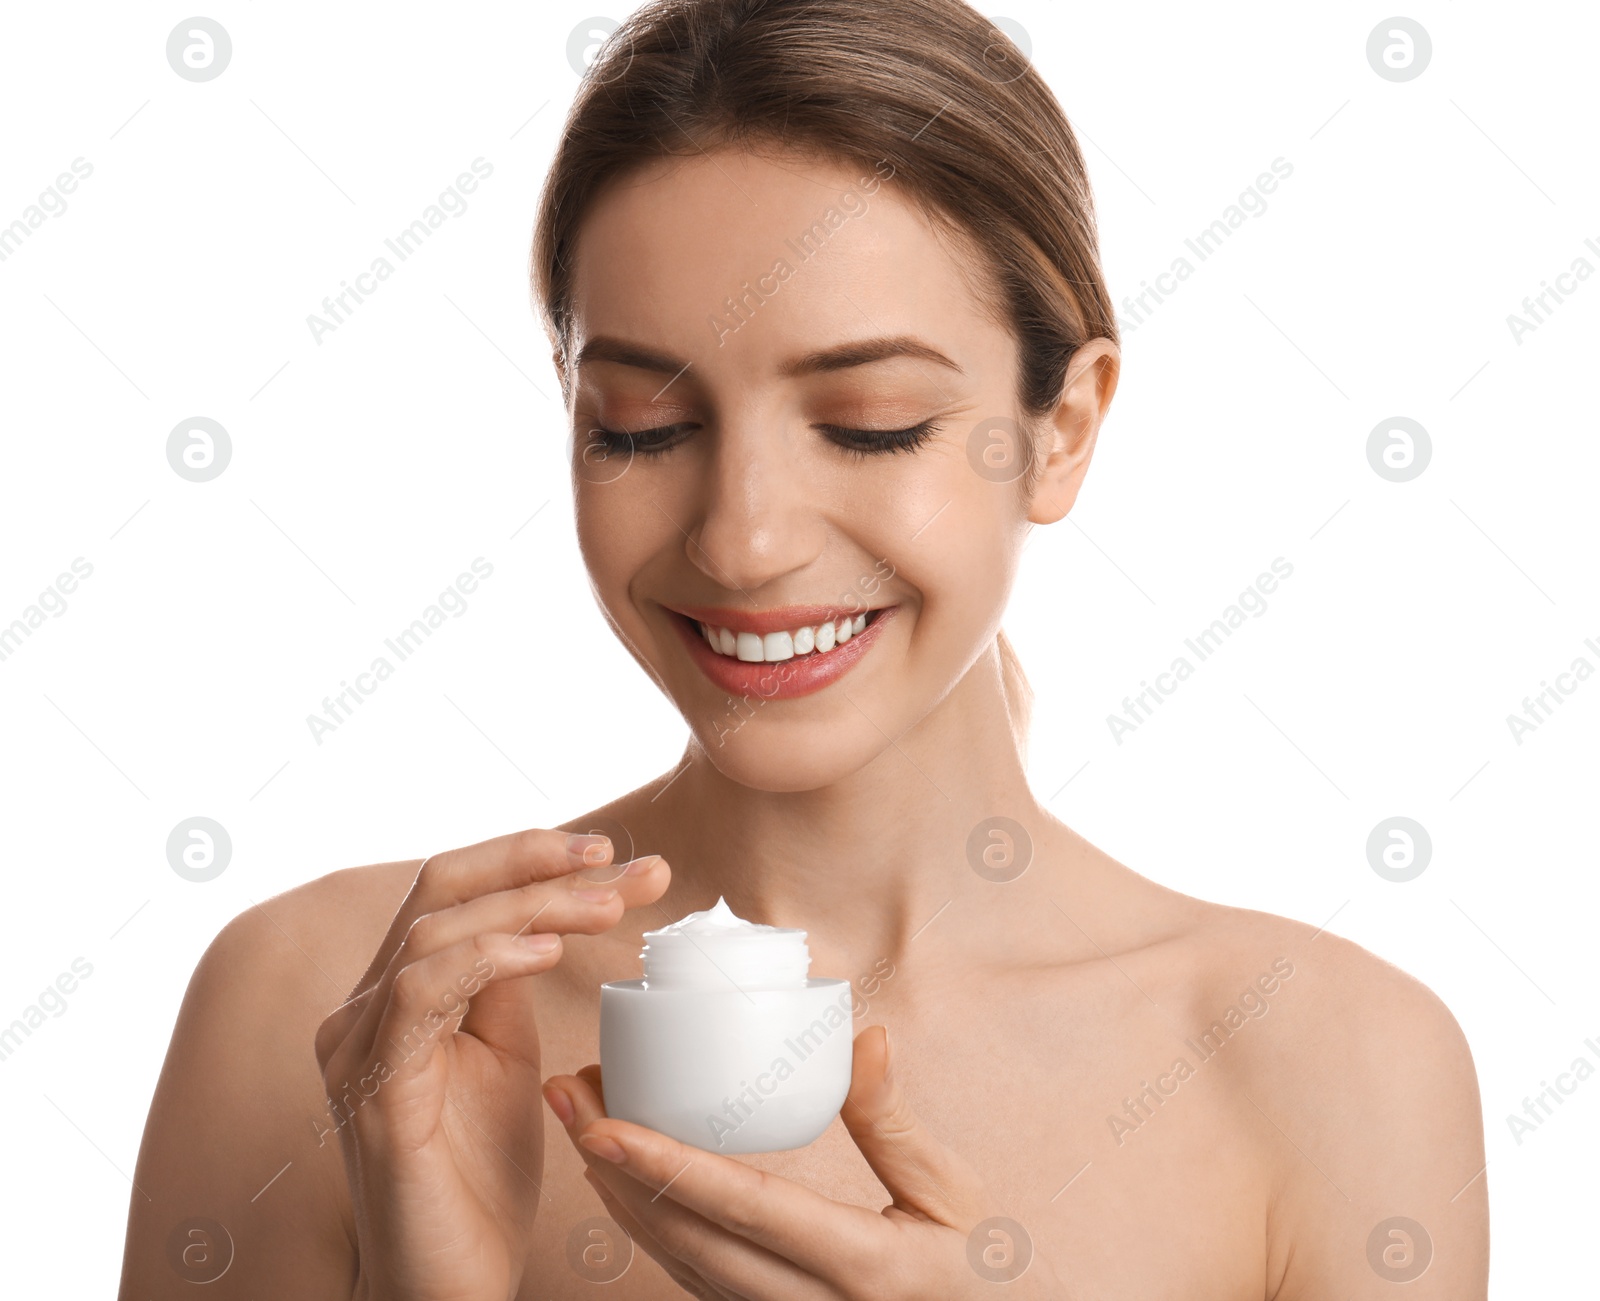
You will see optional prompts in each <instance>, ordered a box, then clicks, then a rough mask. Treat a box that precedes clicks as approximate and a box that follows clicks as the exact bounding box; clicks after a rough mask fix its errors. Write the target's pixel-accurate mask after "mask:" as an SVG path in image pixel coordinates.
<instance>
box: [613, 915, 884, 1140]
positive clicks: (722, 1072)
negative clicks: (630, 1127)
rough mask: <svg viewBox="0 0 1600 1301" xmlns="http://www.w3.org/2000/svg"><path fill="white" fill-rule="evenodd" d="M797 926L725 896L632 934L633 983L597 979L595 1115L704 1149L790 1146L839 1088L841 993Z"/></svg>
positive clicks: (832, 1110) (827, 1120) (846, 1049)
mask: <svg viewBox="0 0 1600 1301" xmlns="http://www.w3.org/2000/svg"><path fill="white" fill-rule="evenodd" d="M805 936H806V933H805V932H804V931H802V930H791V929H787V928H784V927H776V926H761V925H758V924H756V923H753V922H746V921H742V920H740V919H739V918H738V917H736V916H734V914H733V912H732V911H731V910H730V909H729V908H728V906H727V904H726V903H724V902H723V901H722V900H721V899H719V900H717V905H716V907H715V908H711V909H707V910H706V911H704V912H698V913H691V914H690V915H689V916H688V917H685V918H684V919H683V920H682V921H679V922H675V923H674V924H673V925H671V926H667V927H663V928H662V929H661V930H659V931H647V932H645V936H644V940H645V947H644V951H643V953H642V954H641V955H640V956H641V958H642V959H643V962H644V978H643V979H640V980H614V981H610V982H608V983H606V984H604V985H601V986H600V1071H601V1076H602V1083H603V1087H604V1090H605V1105H606V1114H607V1115H608V1116H615V1117H616V1118H618V1119H619V1120H627V1121H632V1122H633V1123H634V1124H637V1125H644V1126H646V1127H648V1128H650V1129H654V1130H657V1131H658V1132H660V1133H662V1134H666V1135H667V1136H669V1137H670V1138H675V1139H677V1140H678V1141H679V1142H682V1143H688V1144H690V1145H691V1146H693V1147H698V1148H703V1149H705V1150H706V1151H710V1152H723V1153H740V1152H781V1151H786V1150H788V1149H790V1148H796V1147H804V1146H805V1145H806V1144H807V1143H810V1142H811V1141H812V1140H813V1139H815V1138H817V1137H818V1136H819V1135H820V1134H821V1133H822V1132H823V1130H825V1129H827V1127H828V1126H829V1125H830V1124H831V1123H832V1122H833V1118H834V1117H835V1116H837V1115H838V1114H839V1108H840V1107H842V1106H843V1105H844V1099H845V1094H846V1093H847V1092H848V1091H849V1088H850V1064H851V1053H852V1041H853V1030H854V1018H853V1016H852V1011H851V1009H852V1002H853V994H852V991H851V988H850V982H849V981H847V980H825V979H811V978H810V977H809V975H808V973H809V970H810V966H811V957H810V953H809V951H808V950H807V948H806V944H805Z"/></svg>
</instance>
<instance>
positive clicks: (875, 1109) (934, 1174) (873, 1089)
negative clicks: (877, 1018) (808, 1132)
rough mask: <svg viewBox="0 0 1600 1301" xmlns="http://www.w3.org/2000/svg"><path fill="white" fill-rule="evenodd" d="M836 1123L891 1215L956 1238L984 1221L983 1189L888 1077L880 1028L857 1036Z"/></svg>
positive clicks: (885, 1037) (885, 1040)
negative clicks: (938, 1227)
mask: <svg viewBox="0 0 1600 1301" xmlns="http://www.w3.org/2000/svg"><path fill="white" fill-rule="evenodd" d="M839 1118H840V1119H841V1120H842V1121H844V1126H845V1128H846V1129H847V1130H848V1131H849V1132H850V1137H851V1138H852V1139H854V1140H855V1144H856V1146H857V1147H858V1148H860V1149H861V1155H862V1156H864V1157H866V1159H867V1164H868V1165H870V1166H871V1167H872V1171H873V1173H874V1174H876V1175H877V1176H878V1179H879V1180H880V1181H881V1182H882V1184H883V1186H884V1187H885V1188H886V1189H888V1191H889V1196H890V1197H892V1198H893V1199H894V1205H895V1206H896V1207H899V1208H900V1209H901V1210H902V1211H906V1212H909V1213H910V1214H912V1215H916V1216H920V1217H921V1218H923V1219H928V1220H933V1221H936V1222H937V1223H940V1224H946V1225H949V1226H950V1227H952V1228H958V1229H960V1230H962V1231H963V1232H965V1231H966V1230H967V1229H969V1228H971V1227H972V1225H974V1224H976V1223H977V1222H978V1221H979V1220H981V1219H982V1218H983V1216H984V1215H985V1213H986V1212H985V1211H984V1209H983V1208H984V1205H985V1203H986V1202H987V1200H988V1198H987V1197H986V1196H985V1194H984V1189H983V1181H982V1180H981V1179H979V1177H978V1174H977V1171H975V1170H974V1169H973V1168H972V1167H971V1166H970V1165H968V1164H967V1162H966V1161H965V1160H964V1159H963V1158H961V1157H960V1156H957V1155H956V1153H954V1152H952V1151H951V1150H950V1149H949V1148H948V1147H946V1146H945V1145H944V1144H943V1143H941V1142H940V1141H939V1140H938V1139H936V1138H935V1137H934V1136H933V1135H932V1134H930V1133H929V1132H928V1130H927V1128H926V1127H925V1126H924V1125H923V1124H922V1122H921V1121H920V1120H918V1119H917V1117H916V1116H915V1114H913V1112H912V1110H911V1105H910V1103H909V1102H907V1100H906V1095H905V1092H904V1091H903V1090H902V1089H901V1087H900V1082H899V1081H898V1080H897V1079H896V1078H895V1076H894V1074H893V1072H892V1070H891V1062H890V1051H889V1031H888V1028H887V1027H886V1026H881V1025H874V1026H868V1027H867V1028H866V1029H865V1030H863V1031H862V1032H861V1033H860V1034H859V1035H857V1036H856V1039H855V1048H854V1060H853V1064H852V1069H851V1073H850V1092H849V1094H848V1095H847V1096H846V1097H845V1100H844V1108H843V1110H842V1111H841V1112H840V1113H839Z"/></svg>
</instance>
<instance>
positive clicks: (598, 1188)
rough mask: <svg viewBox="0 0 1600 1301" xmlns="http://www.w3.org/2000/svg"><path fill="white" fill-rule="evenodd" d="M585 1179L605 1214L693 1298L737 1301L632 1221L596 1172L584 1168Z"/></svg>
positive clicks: (635, 1221) (625, 1209)
mask: <svg viewBox="0 0 1600 1301" xmlns="http://www.w3.org/2000/svg"><path fill="white" fill-rule="evenodd" d="M583 1177H584V1179H585V1180H587V1181H588V1184H589V1187H591V1188H593V1189H594V1191H595V1196H597V1197H598V1198H599V1199H600V1204H601V1205H602V1206H604V1207H605V1211H606V1214H607V1215H609V1216H610V1217H611V1218H612V1219H613V1220H615V1221H616V1222H617V1224H618V1225H619V1226H620V1227H621V1228H622V1229H623V1231H624V1232H625V1233H627V1235H628V1236H629V1237H630V1238H632V1239H633V1243H634V1245H635V1246H636V1247H638V1248H640V1249H641V1250H642V1251H643V1252H644V1253H645V1255H647V1256H649V1257H650V1259H651V1260H653V1261H655V1262H656V1264H658V1265H660V1266H661V1268H662V1269H663V1270H665V1271H666V1274H667V1277H668V1278H670V1279H671V1280H672V1281H673V1282H674V1283H676V1284H677V1285H678V1286H679V1287H681V1288H682V1289H683V1290H684V1291H685V1292H687V1293H688V1294H689V1295H690V1296H693V1297H713V1298H717V1299H718V1301H721V1298H732V1301H738V1299H737V1298H735V1297H734V1294H733V1293H732V1292H725V1291H723V1290H722V1289H721V1288H720V1287H717V1286H716V1285H715V1284H713V1283H710V1282H708V1281H707V1280H706V1279H703V1278H701V1277H700V1276H699V1275H698V1274H696V1273H695V1272H694V1271H693V1270H691V1269H690V1268H689V1267H688V1266H687V1265H685V1264H684V1263H683V1262H682V1261H681V1260H679V1259H678V1258H677V1257H676V1256H674V1255H673V1254H672V1253H671V1252H670V1251H668V1250H667V1249H666V1248H665V1247H663V1246H662V1245H661V1244H660V1243H659V1242H657V1241H656V1240H655V1239H654V1238H653V1237H651V1236H650V1233H649V1231H648V1230H646V1229H645V1227H644V1226H643V1225H642V1224H640V1223H639V1221H638V1220H636V1219H634V1218H633V1216H632V1214H630V1213H629V1211H628V1208H627V1207H625V1206H624V1205H623V1204H622V1203H621V1202H619V1201H618V1200H617V1199H616V1198H615V1197H614V1196H613V1195H612V1193H611V1190H610V1189H609V1188H607V1187H606V1185H605V1182H604V1180H602V1179H601V1178H600V1177H599V1176H598V1175H596V1174H595V1172H594V1171H593V1170H591V1169H589V1168H587V1167H585V1168H584V1171H583Z"/></svg>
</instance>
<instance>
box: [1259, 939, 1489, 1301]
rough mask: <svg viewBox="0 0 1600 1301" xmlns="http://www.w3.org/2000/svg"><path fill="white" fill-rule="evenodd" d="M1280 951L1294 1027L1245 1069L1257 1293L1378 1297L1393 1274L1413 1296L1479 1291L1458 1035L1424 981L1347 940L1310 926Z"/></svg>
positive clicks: (1482, 1282) (1483, 1283) (1481, 1227)
mask: <svg viewBox="0 0 1600 1301" xmlns="http://www.w3.org/2000/svg"><path fill="white" fill-rule="evenodd" d="M1293 948H1294V949H1295V950H1298V952H1297V953H1296V956H1295V958H1294V961H1295V965H1296V968H1297V970H1296V975H1295V978H1294V984H1295V985H1297V986H1298V988H1296V989H1295V990H1294V993H1295V994H1296V995H1297V996H1298V997H1297V998H1296V999H1295V1000H1293V1002H1292V1003H1291V1001H1290V1000H1287V999H1285V1000H1282V1006H1283V1008H1284V1012H1285V1016H1286V1018H1288V1020H1289V1021H1290V1023H1291V1024H1292V1025H1293V1027H1294V1028H1293V1031H1292V1033H1290V1034H1288V1035H1286V1036H1285V1037H1284V1040H1283V1041H1282V1042H1280V1045H1279V1048H1280V1051H1278V1052H1276V1053H1274V1055H1273V1059H1272V1060H1271V1061H1270V1062H1267V1063H1263V1064H1261V1065H1260V1066H1259V1067H1258V1068H1257V1071H1256V1072H1255V1074H1256V1080H1255V1083H1256V1084H1257V1086H1258V1088H1259V1093H1258V1094H1257V1096H1256V1098H1255V1101H1256V1102H1257V1103H1258V1104H1259V1107H1260V1109H1261V1110H1262V1112H1263V1113H1264V1114H1265V1116H1266V1117H1267V1118H1268V1119H1269V1120H1270V1122H1271V1123H1272V1125H1273V1126H1274V1127H1276V1128H1277V1129H1278V1131H1279V1136H1278V1137H1277V1138H1276V1139H1275V1140H1273V1146H1274V1148H1275V1150H1276V1151H1277V1154H1278V1169H1279V1172H1280V1176H1279V1179H1278V1184H1277V1194H1276V1196H1275V1197H1274V1199H1273V1204H1272V1206H1271V1207H1270V1209H1269V1216H1268V1238H1269V1242H1268V1246H1269V1259H1270V1261H1271V1264H1272V1273H1271V1274H1270V1275H1269V1279H1268V1283H1269V1295H1272V1296H1274V1297H1275V1298H1277V1299H1278V1301H1299V1299H1301V1298H1305V1299H1307V1301H1309V1299H1310V1298H1320V1297H1324V1296H1333V1295H1338V1296H1350V1295H1356V1296H1363V1295H1386V1294H1387V1288H1388V1287H1389V1286H1390V1285H1391V1284H1395V1283H1401V1282H1405V1283H1408V1284H1409V1287H1408V1289H1407V1293H1406V1295H1407V1296H1408V1297H1410V1298H1413V1301H1433V1299H1435V1298H1437V1299H1439V1301H1444V1299H1445V1298H1448V1299H1449V1301H1473V1298H1483V1297H1485V1296H1486V1295H1487V1287H1488V1269H1489V1265H1488V1219H1489V1209H1488V1193H1487V1176H1486V1175H1485V1173H1484V1165H1485V1161H1484V1138H1483V1118H1482V1110H1481V1105H1480V1102H1479V1096H1478V1081H1477V1074H1476V1071H1475V1070H1474V1068H1473V1063H1472V1053H1471V1050H1470V1049H1469V1048H1468V1045H1467V1041H1466V1036H1465V1035H1464V1034H1463V1033H1462V1031H1461V1027H1460V1026H1459V1025H1458V1024H1457V1022H1456V1019H1455V1017H1454V1016H1452V1015H1451V1013H1450V1011H1449V1009H1448V1008H1447V1007H1446V1006H1445V1005H1444V1003H1443V1002H1442V1001H1441V1000H1440V999H1439V998H1438V996H1437V995H1435V994H1434V993H1433V992H1432V991H1431V990H1430V989H1428V988H1427V987H1426V986H1425V985H1423V984H1421V983H1420V982H1419V981H1417V980H1414V979H1413V978H1411V977H1410V976H1408V975H1406V974H1405V973H1403V972H1401V971H1399V970H1397V969H1396V968H1394V967H1392V966H1390V965H1389V964H1387V963H1385V962H1382V961H1381V960H1380V959H1378V958H1376V957H1374V956H1373V955H1372V954H1370V953H1368V952H1366V951H1365V950H1364V949H1361V948H1360V947H1358V946H1357V945H1354V944H1351V943H1349V942H1348V941H1345V940H1341V939H1339V938H1338V937H1336V936H1332V935H1329V934H1327V933H1323V934H1322V935H1320V936H1318V937H1317V938H1315V939H1312V940H1309V941H1303V940H1302V941H1298V942H1295V943H1294V944H1293ZM1291 1009H1292V1010H1291ZM1275 1010H1276V1009H1275ZM1274 1283H1276V1284H1277V1286H1276V1290H1275V1291H1274V1290H1271V1288H1272V1285H1273V1284H1274Z"/></svg>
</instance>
